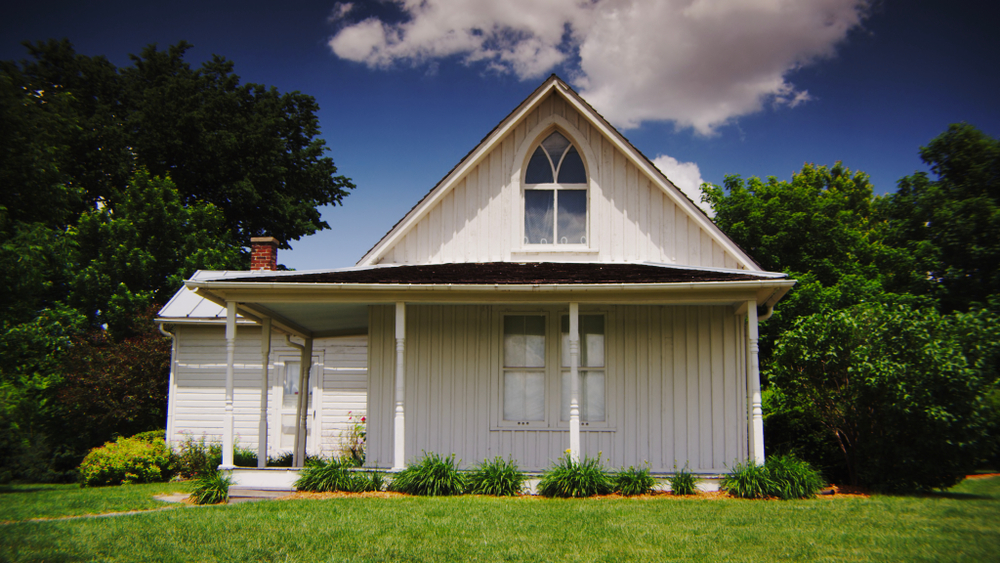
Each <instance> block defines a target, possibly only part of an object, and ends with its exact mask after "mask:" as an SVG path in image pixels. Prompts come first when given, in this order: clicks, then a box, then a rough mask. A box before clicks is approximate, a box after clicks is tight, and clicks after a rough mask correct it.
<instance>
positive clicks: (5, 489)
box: [0, 485, 50, 495]
mask: <svg viewBox="0 0 1000 563" xmlns="http://www.w3.org/2000/svg"><path fill="white" fill-rule="evenodd" d="M48 490H50V489H47V488H45V487H24V486H20V487H14V486H11V485H0V495H6V494H10V493H40V492H42V491H48Z"/></svg>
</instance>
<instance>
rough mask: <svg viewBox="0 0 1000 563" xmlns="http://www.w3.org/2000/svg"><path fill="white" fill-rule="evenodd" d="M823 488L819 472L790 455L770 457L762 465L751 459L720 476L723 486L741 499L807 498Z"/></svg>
mask: <svg viewBox="0 0 1000 563" xmlns="http://www.w3.org/2000/svg"><path fill="white" fill-rule="evenodd" d="M822 487H823V478H822V477H821V476H820V474H819V472H818V471H816V470H815V469H814V468H813V467H812V466H811V465H809V463H807V462H805V461H802V460H800V459H799V458H797V457H795V456H792V455H783V456H776V457H772V458H770V459H768V460H767V462H766V463H765V464H764V465H757V463H756V462H755V461H753V460H750V461H748V462H746V463H741V464H737V465H736V467H734V468H733V470H732V471H731V472H730V473H729V474H728V475H726V477H725V478H723V479H722V488H723V489H724V490H726V491H728V492H729V494H731V495H733V496H737V497H741V498H764V497H777V498H780V499H785V500H787V499H793V498H808V497H811V496H813V495H815V494H816V491H818V490H819V489H820V488H822Z"/></svg>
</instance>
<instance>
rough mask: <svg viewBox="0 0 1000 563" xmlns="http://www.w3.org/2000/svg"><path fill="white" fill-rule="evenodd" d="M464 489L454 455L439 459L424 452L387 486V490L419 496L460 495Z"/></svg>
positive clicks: (462, 476)
mask: <svg viewBox="0 0 1000 563" xmlns="http://www.w3.org/2000/svg"><path fill="white" fill-rule="evenodd" d="M465 488H466V479H465V476H464V475H462V474H461V473H460V472H459V471H458V465H457V464H456V463H455V454H451V455H450V456H448V457H441V456H440V455H438V454H436V453H426V452H425V453H424V457H423V458H422V459H421V460H420V461H419V462H417V463H415V464H411V465H410V466H409V467H407V468H406V469H404V470H402V471H400V472H399V473H397V474H396V475H395V476H394V477H393V479H392V483H390V485H389V490H392V491H397V492H400V493H407V494H410V495H421V496H451V495H460V494H462V493H463V492H464V491H465Z"/></svg>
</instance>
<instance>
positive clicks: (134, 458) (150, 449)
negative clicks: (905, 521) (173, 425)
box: [80, 435, 173, 487]
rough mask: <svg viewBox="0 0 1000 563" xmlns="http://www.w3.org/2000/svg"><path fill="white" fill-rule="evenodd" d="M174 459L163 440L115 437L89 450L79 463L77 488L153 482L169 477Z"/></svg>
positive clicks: (140, 436)
mask: <svg viewBox="0 0 1000 563" xmlns="http://www.w3.org/2000/svg"><path fill="white" fill-rule="evenodd" d="M172 466H173V457H172V455H171V452H170V448H168V447H167V444H166V442H164V441H163V439H162V438H159V437H153V436H145V435H137V436H133V437H131V438H118V439H117V440H115V441H114V442H107V443H106V444H104V445H103V446H101V447H98V448H94V449H92V450H90V453H88V454H87V457H85V458H83V462H82V463H81V464H80V485H81V486H83V487H99V486H104V485H127V484H131V483H156V482H159V481H167V480H169V479H170V477H171V473H172V469H171V468H172Z"/></svg>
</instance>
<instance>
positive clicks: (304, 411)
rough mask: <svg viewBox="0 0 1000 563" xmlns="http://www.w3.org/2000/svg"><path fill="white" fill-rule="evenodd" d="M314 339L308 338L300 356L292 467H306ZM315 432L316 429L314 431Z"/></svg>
mask: <svg viewBox="0 0 1000 563" xmlns="http://www.w3.org/2000/svg"><path fill="white" fill-rule="evenodd" d="M312 356H313V339H312V338H306V339H305V343H304V345H303V346H302V351H301V355H300V356H299V397H298V402H297V404H296V407H295V421H296V424H295V453H294V454H293V455H292V465H294V466H295V467H304V466H305V463H306V441H307V437H308V431H307V429H308V426H307V424H308V421H309V417H308V415H309V391H310V388H309V372H310V371H311V370H312ZM313 431H315V429H313Z"/></svg>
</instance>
